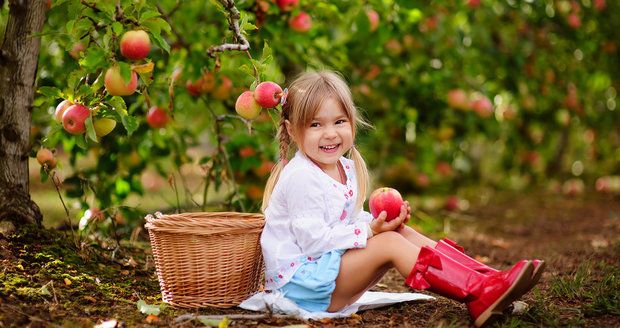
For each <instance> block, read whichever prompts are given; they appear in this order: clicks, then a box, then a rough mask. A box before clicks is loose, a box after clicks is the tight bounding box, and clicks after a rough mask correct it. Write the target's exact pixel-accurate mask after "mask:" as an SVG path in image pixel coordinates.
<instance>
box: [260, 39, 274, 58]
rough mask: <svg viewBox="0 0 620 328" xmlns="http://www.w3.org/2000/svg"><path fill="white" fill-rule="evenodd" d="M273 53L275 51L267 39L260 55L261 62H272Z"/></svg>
mask: <svg viewBox="0 0 620 328" xmlns="http://www.w3.org/2000/svg"><path fill="white" fill-rule="evenodd" d="M272 53H273V51H272V50H271V47H270V46H269V42H267V40H265V43H264V44H263V54H262V55H261V57H260V62H261V63H263V64H269V63H271V61H272V60H273V55H272Z"/></svg>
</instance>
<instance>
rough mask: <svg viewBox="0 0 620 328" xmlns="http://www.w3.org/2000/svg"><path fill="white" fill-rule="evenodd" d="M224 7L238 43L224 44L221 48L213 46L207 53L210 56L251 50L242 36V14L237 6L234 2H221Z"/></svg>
mask: <svg viewBox="0 0 620 328" xmlns="http://www.w3.org/2000/svg"><path fill="white" fill-rule="evenodd" d="M220 2H222V4H223V5H224V8H225V9H226V11H228V25H229V26H228V28H229V29H230V30H231V31H232V32H233V35H234V40H235V41H236V42H237V43H224V44H221V45H219V46H211V47H209V50H207V52H208V53H209V56H211V57H214V58H215V57H216V53H218V52H224V51H230V50H237V51H246V50H248V49H250V43H249V42H248V40H247V39H246V38H245V37H244V36H243V35H242V34H241V28H240V27H239V19H240V18H241V13H240V12H239V10H238V9H237V7H236V6H235V1H234V0H220Z"/></svg>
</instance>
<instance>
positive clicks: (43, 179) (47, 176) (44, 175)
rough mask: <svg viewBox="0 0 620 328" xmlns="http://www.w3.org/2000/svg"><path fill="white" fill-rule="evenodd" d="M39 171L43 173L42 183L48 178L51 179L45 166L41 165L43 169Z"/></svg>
mask: <svg viewBox="0 0 620 328" xmlns="http://www.w3.org/2000/svg"><path fill="white" fill-rule="evenodd" d="M39 172H40V175H41V183H45V182H47V179H49V175H48V174H47V172H46V171H45V169H44V168H43V166H41V169H39Z"/></svg>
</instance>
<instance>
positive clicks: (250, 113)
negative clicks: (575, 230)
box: [235, 91, 262, 120]
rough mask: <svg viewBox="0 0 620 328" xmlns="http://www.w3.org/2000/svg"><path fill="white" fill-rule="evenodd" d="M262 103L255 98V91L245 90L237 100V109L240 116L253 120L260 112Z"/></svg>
mask: <svg viewBox="0 0 620 328" xmlns="http://www.w3.org/2000/svg"><path fill="white" fill-rule="evenodd" d="M261 109H262V108H261V106H260V104H259V103H258V102H257V101H256V99H255V98H254V92H252V91H245V92H243V93H242V94H240V95H239V97H238V98H237V101H236V102H235V111H237V114H239V116H241V117H243V118H245V119H248V120H253V119H255V118H256V117H258V115H259V114H260V111H261Z"/></svg>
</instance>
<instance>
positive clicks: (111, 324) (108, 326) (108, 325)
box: [94, 319, 118, 328]
mask: <svg viewBox="0 0 620 328" xmlns="http://www.w3.org/2000/svg"><path fill="white" fill-rule="evenodd" d="M117 325H118V321H116V320H115V319H112V320H107V321H104V322H102V323H100V324H98V325H96V326H95V327H94V328H115V327H116V326H117Z"/></svg>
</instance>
